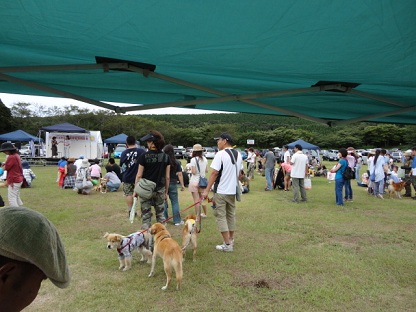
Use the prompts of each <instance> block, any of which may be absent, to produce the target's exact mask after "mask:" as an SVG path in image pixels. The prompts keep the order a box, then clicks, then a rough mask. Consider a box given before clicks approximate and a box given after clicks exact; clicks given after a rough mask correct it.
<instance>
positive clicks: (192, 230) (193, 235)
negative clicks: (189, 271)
mask: <svg viewBox="0 0 416 312" xmlns="http://www.w3.org/2000/svg"><path fill="white" fill-rule="evenodd" d="M195 222H196V216H195V215H189V216H186V218H185V226H184V228H183V231H182V254H183V260H184V261H185V255H186V248H187V247H188V246H189V245H192V248H193V250H194V252H193V257H192V259H193V261H196V247H197V229H196V225H195Z"/></svg>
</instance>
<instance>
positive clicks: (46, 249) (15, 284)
mask: <svg viewBox="0 0 416 312" xmlns="http://www.w3.org/2000/svg"><path fill="white" fill-rule="evenodd" d="M0 242H1V243H0V310H1V311H21V310H23V309H24V308H25V307H26V306H28V305H30V304H31V303H32V302H33V300H34V299H35V298H36V296H37V294H38V291H39V288H40V286H41V283H42V281H43V280H45V279H49V280H50V281H51V282H52V283H53V284H54V285H55V286H57V287H59V288H66V287H68V285H69V283H70V271H69V268H68V263H67V258H66V254H65V248H64V245H63V243H62V241H61V238H60V236H59V233H58V231H57V230H56V228H55V226H54V225H53V224H52V223H51V222H50V221H49V220H48V219H47V218H46V217H45V216H43V215H42V214H40V213H39V212H36V211H34V210H31V209H29V208H24V207H7V208H3V209H0Z"/></svg>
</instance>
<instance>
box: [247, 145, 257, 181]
mask: <svg viewBox="0 0 416 312" xmlns="http://www.w3.org/2000/svg"><path fill="white" fill-rule="evenodd" d="M246 161H247V165H248V167H247V177H248V178H249V179H250V180H253V179H254V168H255V167H256V153H255V152H254V149H253V148H252V147H250V148H249V149H248V154H247V159H246Z"/></svg>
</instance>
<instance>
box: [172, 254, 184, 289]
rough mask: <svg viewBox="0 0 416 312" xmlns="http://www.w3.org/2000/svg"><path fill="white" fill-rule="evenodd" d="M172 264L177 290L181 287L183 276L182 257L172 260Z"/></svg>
mask: <svg viewBox="0 0 416 312" xmlns="http://www.w3.org/2000/svg"><path fill="white" fill-rule="evenodd" d="M172 266H173V268H174V270H175V273H176V289H177V290H179V289H181V286H182V276H183V271H182V258H181V259H174V260H173V262H172Z"/></svg>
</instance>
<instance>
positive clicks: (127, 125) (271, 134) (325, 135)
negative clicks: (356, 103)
mask: <svg viewBox="0 0 416 312" xmlns="http://www.w3.org/2000/svg"><path fill="white" fill-rule="evenodd" d="M33 107H36V106H33V105H31V104H28V103H17V104H15V105H14V106H13V107H12V108H11V109H10V110H9V109H7V108H6V107H5V106H4V104H2V103H0V112H2V111H3V112H4V113H7V116H10V113H11V117H7V116H6V115H4V116H6V117H5V118H4V119H5V120H10V119H11V123H10V124H6V123H3V124H2V125H0V128H2V126H3V129H2V132H1V133H5V132H9V131H13V130H17V129H21V130H24V131H26V132H28V133H30V134H33V135H38V133H39V129H41V128H42V127H44V126H49V125H54V124H58V123H63V122H69V123H72V124H74V125H77V126H79V127H82V128H84V129H87V130H100V131H101V133H102V137H103V139H106V138H109V137H111V136H114V135H117V134H120V133H125V134H127V135H134V136H136V138H140V137H141V136H142V135H144V134H146V133H147V132H148V131H149V130H152V129H155V130H158V131H160V132H161V133H162V134H163V135H164V136H165V141H166V143H170V144H172V145H176V146H179V145H182V146H192V145H193V144H195V143H200V144H202V145H203V146H212V145H215V142H213V138H214V137H216V136H218V135H219V134H221V133H222V132H229V133H230V134H231V135H232V136H233V137H234V139H235V142H236V144H237V145H238V146H239V147H247V140H254V142H255V144H254V147H256V148H268V147H275V146H282V145H284V144H287V143H290V142H293V141H295V140H298V139H303V140H305V141H308V142H310V143H312V144H315V145H318V146H320V147H321V148H338V147H342V146H344V147H347V146H354V147H357V148H366V147H375V146H379V147H387V148H391V147H402V148H404V147H409V146H413V145H415V142H414V133H415V131H416V126H405V125H392V124H376V123H356V124H350V125H346V126H343V127H334V128H331V127H329V126H327V125H324V124H319V123H315V122H312V121H308V120H304V119H300V118H296V117H282V116H272V115H260V114H245V113H237V114H201V115H117V114H115V113H114V112H111V111H108V110H99V111H89V110H87V109H81V108H79V107H77V106H68V107H59V106H56V107H54V108H53V109H52V110H47V111H45V110H43V109H42V107H38V109H37V110H34V109H33Z"/></svg>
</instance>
